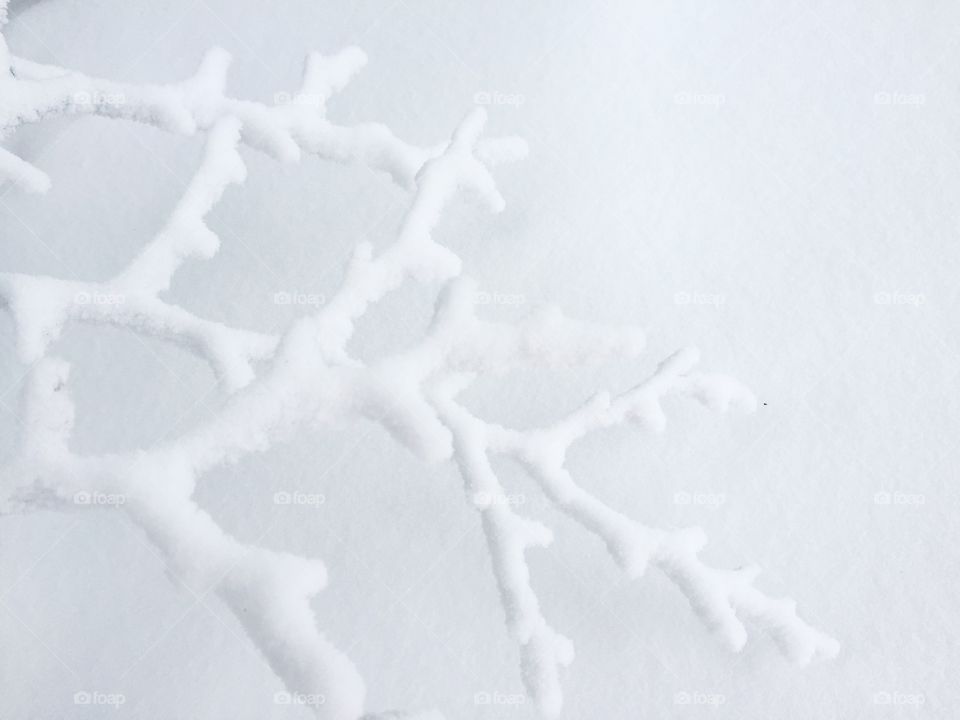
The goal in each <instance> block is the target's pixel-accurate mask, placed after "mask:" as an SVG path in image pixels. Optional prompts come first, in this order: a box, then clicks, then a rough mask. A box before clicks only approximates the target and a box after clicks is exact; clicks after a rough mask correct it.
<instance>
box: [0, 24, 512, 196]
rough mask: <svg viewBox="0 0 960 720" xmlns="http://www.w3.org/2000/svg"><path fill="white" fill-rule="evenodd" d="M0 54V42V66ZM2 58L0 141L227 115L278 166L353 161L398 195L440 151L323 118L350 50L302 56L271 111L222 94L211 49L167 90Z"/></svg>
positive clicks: (505, 143) (490, 145) (224, 67)
mask: <svg viewBox="0 0 960 720" xmlns="http://www.w3.org/2000/svg"><path fill="white" fill-rule="evenodd" d="M0 43H2V40H0ZM5 49H6V46H5V45H3V44H0V59H2V56H3V55H5ZM11 60H12V67H13V71H14V74H11V75H8V76H3V75H0V96H2V97H3V98H4V102H3V103H0V138H3V137H5V136H6V135H8V134H9V133H10V132H12V131H13V130H14V129H15V128H16V127H18V126H20V125H23V124H25V123H34V122H39V121H41V120H43V119H45V118H48V117H51V116H53V115H71V114H93V115H102V116H106V117H113V118H120V119H126V120H134V121H137V122H143V123H147V124H150V125H154V126H156V127H159V128H161V129H163V130H167V131H169V132H174V133H180V134H184V135H190V134H192V133H194V132H196V130H198V129H200V130H208V129H209V128H211V127H213V126H214V125H216V124H217V122H218V121H219V120H220V119H222V118H225V117H234V118H236V119H237V120H239V121H240V124H241V135H242V139H243V142H245V143H246V144H248V145H250V146H251V147H254V148H257V149H259V150H261V151H263V152H266V153H268V154H270V155H272V156H273V157H275V158H276V159H278V160H280V161H282V162H296V161H298V160H299V159H300V156H301V152H302V151H305V152H308V153H313V154H317V155H319V156H320V157H323V158H326V159H329V160H336V161H338V162H360V163H363V164H364V165H366V166H368V167H370V168H371V169H373V170H380V171H383V172H386V173H388V174H389V175H390V176H391V177H392V178H393V180H394V181H395V182H396V183H397V184H399V185H401V186H403V187H406V188H412V187H413V186H414V184H415V177H416V174H417V173H418V172H419V171H420V169H421V168H422V167H423V165H424V163H425V162H426V161H427V160H429V159H431V158H433V157H435V156H437V155H438V154H439V153H440V152H441V151H442V150H443V146H442V145H439V146H435V147H430V148H422V147H418V146H415V145H411V144H409V143H406V142H404V141H402V140H400V139H399V138H397V137H396V136H395V135H394V134H393V133H392V132H391V131H390V129H389V128H387V127H386V126H385V125H381V124H378V123H363V124H360V125H357V126H355V127H344V126H340V125H336V124H334V123H331V122H330V121H329V120H327V118H326V102H327V100H328V99H329V98H330V96H331V95H333V94H334V93H336V92H339V91H340V90H342V89H343V88H344V87H345V86H346V85H347V83H348V82H349V81H350V79H351V78H352V77H353V76H354V75H355V74H356V73H357V72H359V70H360V69H361V68H362V67H363V65H364V64H365V63H366V56H365V55H364V53H363V52H362V51H361V50H360V49H358V48H355V47H350V48H347V49H345V50H343V51H341V52H340V53H338V54H336V55H333V56H330V57H325V56H322V55H320V54H319V53H311V54H309V55H308V56H307V59H306V62H305V65H304V73H303V79H302V83H301V86H300V89H299V91H298V92H296V93H293V94H290V93H278V94H277V96H276V104H274V105H266V104H264V103H260V102H255V101H251V100H240V99H236V98H231V97H228V96H227V95H226V94H225V92H226V78H227V71H228V70H229V67H230V61H231V58H230V54H229V53H228V52H226V51H225V50H223V49H221V48H213V49H212V50H210V51H208V52H207V54H206V55H205V56H204V57H203V59H202V61H201V63H200V66H199V67H198V69H197V72H196V73H195V74H194V75H193V76H192V77H190V78H188V79H186V80H184V81H182V82H178V83H171V84H168V85H132V84H126V83H117V82H113V81H111V80H107V79H103V78H95V77H89V76H87V75H83V74H82V73H76V72H73V71H69V70H65V69H63V68H59V67H56V66H53V65H43V64H40V63H35V62H31V61H29V60H25V59H22V58H17V57H14V58H12V59H11ZM5 64H6V63H5ZM481 124H482V123H481ZM477 150H478V154H479V155H480V156H481V157H482V158H483V159H484V161H485V162H487V161H488V162H490V163H491V164H496V163H500V162H509V161H512V160H515V159H519V158H520V157H523V156H524V155H525V154H526V144H525V143H524V142H523V141H522V140H520V139H519V138H504V139H489V140H485V141H483V142H482V143H480V144H479V145H478V148H477ZM24 165H26V163H24V161H22V160H21V161H20V163H16V162H15V161H14V160H11V159H2V160H0V172H3V173H4V174H5V175H7V176H8V177H10V178H11V179H16V180H18V181H21V182H27V184H26V187H27V188H28V189H31V190H35V191H37V190H40V188H42V187H43V186H44V183H43V181H42V180H41V176H42V174H40V171H38V170H36V169H35V168H32V167H30V166H29V165H27V166H26V167H24Z"/></svg>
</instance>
